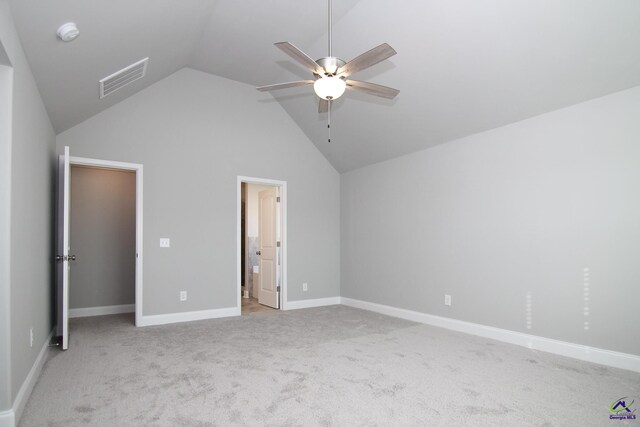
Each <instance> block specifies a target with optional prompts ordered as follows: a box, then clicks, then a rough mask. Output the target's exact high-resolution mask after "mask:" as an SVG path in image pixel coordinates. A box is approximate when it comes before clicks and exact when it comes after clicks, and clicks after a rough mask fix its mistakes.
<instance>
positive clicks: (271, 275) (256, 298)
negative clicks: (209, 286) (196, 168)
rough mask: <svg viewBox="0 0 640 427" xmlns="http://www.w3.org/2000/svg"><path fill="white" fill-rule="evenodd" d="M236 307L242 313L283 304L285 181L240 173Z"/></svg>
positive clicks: (267, 309) (270, 309)
mask: <svg viewBox="0 0 640 427" xmlns="http://www.w3.org/2000/svg"><path fill="white" fill-rule="evenodd" d="M238 184H239V188H238V190H239V194H238V195H239V206H238V223H239V224H238V231H239V233H238V234H239V235H238V249H239V251H238V252H239V254H238V258H239V263H238V264H239V265H238V267H239V271H238V298H239V301H238V308H240V312H241V314H243V315H244V314H248V313H255V312H260V311H273V310H278V309H282V308H283V301H284V295H285V282H286V281H285V274H284V272H285V268H284V265H285V253H286V252H285V249H286V244H285V238H286V233H285V230H284V229H285V227H284V225H285V211H286V207H285V206H286V205H285V192H286V191H285V183H284V182H281V181H274V180H266V179H260V178H244V177H239V179H238Z"/></svg>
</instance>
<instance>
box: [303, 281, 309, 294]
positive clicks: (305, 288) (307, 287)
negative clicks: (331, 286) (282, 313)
mask: <svg viewBox="0 0 640 427" xmlns="http://www.w3.org/2000/svg"><path fill="white" fill-rule="evenodd" d="M302 290H303V291H305V292H307V291H308V290H309V284H308V283H307V282H304V283H303V284H302Z"/></svg>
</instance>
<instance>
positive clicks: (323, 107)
mask: <svg viewBox="0 0 640 427" xmlns="http://www.w3.org/2000/svg"><path fill="white" fill-rule="evenodd" d="M327 111H329V101H327V100H326V99H322V98H320V102H319V103H318V113H326V112H327Z"/></svg>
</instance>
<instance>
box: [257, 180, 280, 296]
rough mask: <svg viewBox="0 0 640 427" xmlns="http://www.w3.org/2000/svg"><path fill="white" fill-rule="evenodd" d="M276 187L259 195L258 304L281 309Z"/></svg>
mask: <svg viewBox="0 0 640 427" xmlns="http://www.w3.org/2000/svg"><path fill="white" fill-rule="evenodd" d="M277 197H278V195H277V191H276V187H273V188H270V189H268V190H263V191H261V192H260V193H259V194H258V236H259V237H258V240H259V245H258V247H259V251H260V252H259V266H260V270H259V271H260V276H259V277H260V279H259V281H260V286H259V288H260V291H259V299H258V302H259V303H260V304H264V305H268V306H269V307H273V308H279V304H278V302H279V289H278V279H279V276H280V275H279V273H278V268H279V266H278V226H277V219H278V215H277V213H276V210H277Z"/></svg>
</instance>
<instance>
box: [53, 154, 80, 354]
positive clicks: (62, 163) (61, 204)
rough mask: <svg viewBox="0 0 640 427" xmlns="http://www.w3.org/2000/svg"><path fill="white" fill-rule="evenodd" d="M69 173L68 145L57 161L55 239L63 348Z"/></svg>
mask: <svg viewBox="0 0 640 427" xmlns="http://www.w3.org/2000/svg"><path fill="white" fill-rule="evenodd" d="M70 174H71V168H70V166H69V147H64V154H62V155H60V158H59V161H58V188H57V193H58V194H57V228H58V230H57V239H56V293H57V310H56V311H57V335H58V337H60V340H61V345H62V349H63V350H66V349H67V348H69V261H71V260H72V259H75V256H72V255H69V204H70V195H71V191H70V182H71V179H70V178H71V175H70Z"/></svg>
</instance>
